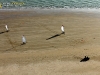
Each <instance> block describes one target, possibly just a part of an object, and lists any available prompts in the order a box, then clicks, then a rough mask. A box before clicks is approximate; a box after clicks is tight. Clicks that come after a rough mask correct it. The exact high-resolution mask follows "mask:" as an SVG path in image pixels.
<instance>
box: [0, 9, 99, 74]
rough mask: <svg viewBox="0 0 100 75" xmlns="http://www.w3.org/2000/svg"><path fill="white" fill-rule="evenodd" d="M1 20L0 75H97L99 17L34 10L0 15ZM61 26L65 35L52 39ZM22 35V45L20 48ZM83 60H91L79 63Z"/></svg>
mask: <svg viewBox="0 0 100 75" xmlns="http://www.w3.org/2000/svg"><path fill="white" fill-rule="evenodd" d="M0 16H1V17H0V39H1V41H0V75H11V74H12V75H66V74H67V75H78V74H81V75H95V74H96V75H99V74H100V72H99V71H100V64H99V62H100V59H99V58H100V51H99V50H100V46H99V44H100V41H99V39H100V21H99V20H100V18H99V17H96V16H91V15H90V14H89V15H88V14H85V13H69V12H66V13H65V12H63V13H60V12H59V13H56V12H54V13H53V12H52V13H49V14H48V13H46V14H41V13H40V12H37V11H34V10H32V11H2V12H0ZM5 24H7V25H8V28H9V30H10V31H9V32H5V27H4V26H5ZM61 25H64V27H65V35H64V34H61V35H60V36H55V35H58V34H60V33H61V30H60V27H61ZM22 35H25V37H26V40H27V43H26V44H25V45H21V43H22V41H21V40H22ZM53 36H55V37H53ZM50 37H53V38H51V39H48V38H50ZM46 39H48V40H46ZM84 56H88V57H90V60H89V61H87V62H80V60H81V59H82V58H84Z"/></svg>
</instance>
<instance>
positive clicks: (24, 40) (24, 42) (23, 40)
mask: <svg viewBox="0 0 100 75" xmlns="http://www.w3.org/2000/svg"><path fill="white" fill-rule="evenodd" d="M22 42H23V43H22V44H26V38H25V37H24V35H23V36H22Z"/></svg>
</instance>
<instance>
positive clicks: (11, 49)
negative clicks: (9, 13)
mask: <svg viewBox="0 0 100 75" xmlns="http://www.w3.org/2000/svg"><path fill="white" fill-rule="evenodd" d="M22 45H25V44H23V43H21V44H19V45H17V46H13V47H12V48H10V49H7V50H4V51H2V52H9V51H17V50H16V48H17V47H20V46H22ZM13 49H15V50H13Z"/></svg>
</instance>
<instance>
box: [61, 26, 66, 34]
mask: <svg viewBox="0 0 100 75" xmlns="http://www.w3.org/2000/svg"><path fill="white" fill-rule="evenodd" d="M61 31H62V34H65V31H64V26H63V25H62V26H61Z"/></svg>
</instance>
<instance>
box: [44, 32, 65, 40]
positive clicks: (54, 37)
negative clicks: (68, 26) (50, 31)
mask: <svg viewBox="0 0 100 75" xmlns="http://www.w3.org/2000/svg"><path fill="white" fill-rule="evenodd" d="M62 34H65V33H60V34H56V35H53V36H51V37H49V38H47V39H46V40H50V39H52V38H55V37H58V36H60V35H62Z"/></svg>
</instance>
